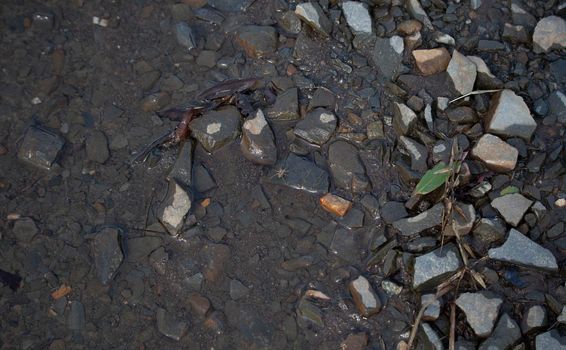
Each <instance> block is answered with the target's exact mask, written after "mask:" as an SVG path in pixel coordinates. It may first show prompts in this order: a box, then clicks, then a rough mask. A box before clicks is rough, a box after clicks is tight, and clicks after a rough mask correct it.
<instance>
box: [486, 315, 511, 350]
mask: <svg viewBox="0 0 566 350" xmlns="http://www.w3.org/2000/svg"><path fill="white" fill-rule="evenodd" d="M519 340H521V329H520V328H519V325H518V324H517V322H515V320H513V319H512V318H511V317H509V315H507V314H503V315H502V316H501V318H499V321H498V322H497V325H496V326H495V329H494V330H493V333H492V334H491V336H490V337H489V338H487V339H486V340H485V341H484V342H483V343H482V344H481V345H480V347H479V350H494V349H512V348H513V345H515V344H516V343H517V342H518V341H519Z"/></svg>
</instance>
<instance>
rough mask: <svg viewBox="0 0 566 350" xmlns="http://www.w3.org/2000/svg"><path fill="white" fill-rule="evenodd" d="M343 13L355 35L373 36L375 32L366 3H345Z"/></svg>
mask: <svg viewBox="0 0 566 350" xmlns="http://www.w3.org/2000/svg"><path fill="white" fill-rule="evenodd" d="M342 12H343V13H344V17H345V18H346V23H348V26H349V27H350V29H351V30H352V33H354V34H371V33H372V31H373V28H372V24H371V17H370V15H369V11H368V9H367V7H366V5H365V4H364V3H361V2H358V1H344V2H343V3H342Z"/></svg>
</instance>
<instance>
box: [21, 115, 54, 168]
mask: <svg viewBox="0 0 566 350" xmlns="http://www.w3.org/2000/svg"><path fill="white" fill-rule="evenodd" d="M64 144H65V141H64V140H63V138H61V137H60V136H59V135H57V134H55V133H52V132H50V131H47V130H44V129H40V128H37V127H34V126H32V127H30V128H29V129H28V130H27V132H26V134H25V136H24V139H23V141H22V143H21V145H20V148H19V150H18V158H19V159H20V160H23V161H25V162H27V163H30V164H32V165H34V166H37V167H39V168H43V169H46V170H50V169H51V167H52V165H53V163H55V160H56V159H57V157H58V156H59V152H60V151H61V149H62V148H63V145H64Z"/></svg>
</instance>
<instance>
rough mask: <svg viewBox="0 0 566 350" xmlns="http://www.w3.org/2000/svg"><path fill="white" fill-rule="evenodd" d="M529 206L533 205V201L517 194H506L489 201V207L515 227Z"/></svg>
mask: <svg viewBox="0 0 566 350" xmlns="http://www.w3.org/2000/svg"><path fill="white" fill-rule="evenodd" d="M531 204H533V201H531V200H529V199H527V198H525V197H524V196H523V195H521V194H519V193H512V194H508V195H505V196H502V197H498V198H495V199H494V200H492V201H491V206H492V207H493V208H495V209H496V210H497V211H498V212H499V214H501V216H502V217H503V219H505V221H506V222H507V223H508V224H510V225H512V226H515V227H516V226H517V225H519V222H521V220H522V219H523V215H525V213H526V212H527V210H529V208H530V207H531Z"/></svg>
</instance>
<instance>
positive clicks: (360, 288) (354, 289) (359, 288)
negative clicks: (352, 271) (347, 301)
mask: <svg viewBox="0 0 566 350" xmlns="http://www.w3.org/2000/svg"><path fill="white" fill-rule="evenodd" d="M349 289H350V293H351V294H352V298H354V303H355V304H356V308H357V309H358V311H359V313H360V314H361V315H362V316H364V317H370V316H372V315H374V314H376V313H378V312H379V311H380V310H381V301H380V300H379V297H378V296H377V294H376V293H375V291H374V290H373V288H372V286H371V285H370V283H369V281H368V280H367V279H366V278H365V277H363V276H360V277H358V278H357V279H355V280H353V281H352V282H350V285H349Z"/></svg>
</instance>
